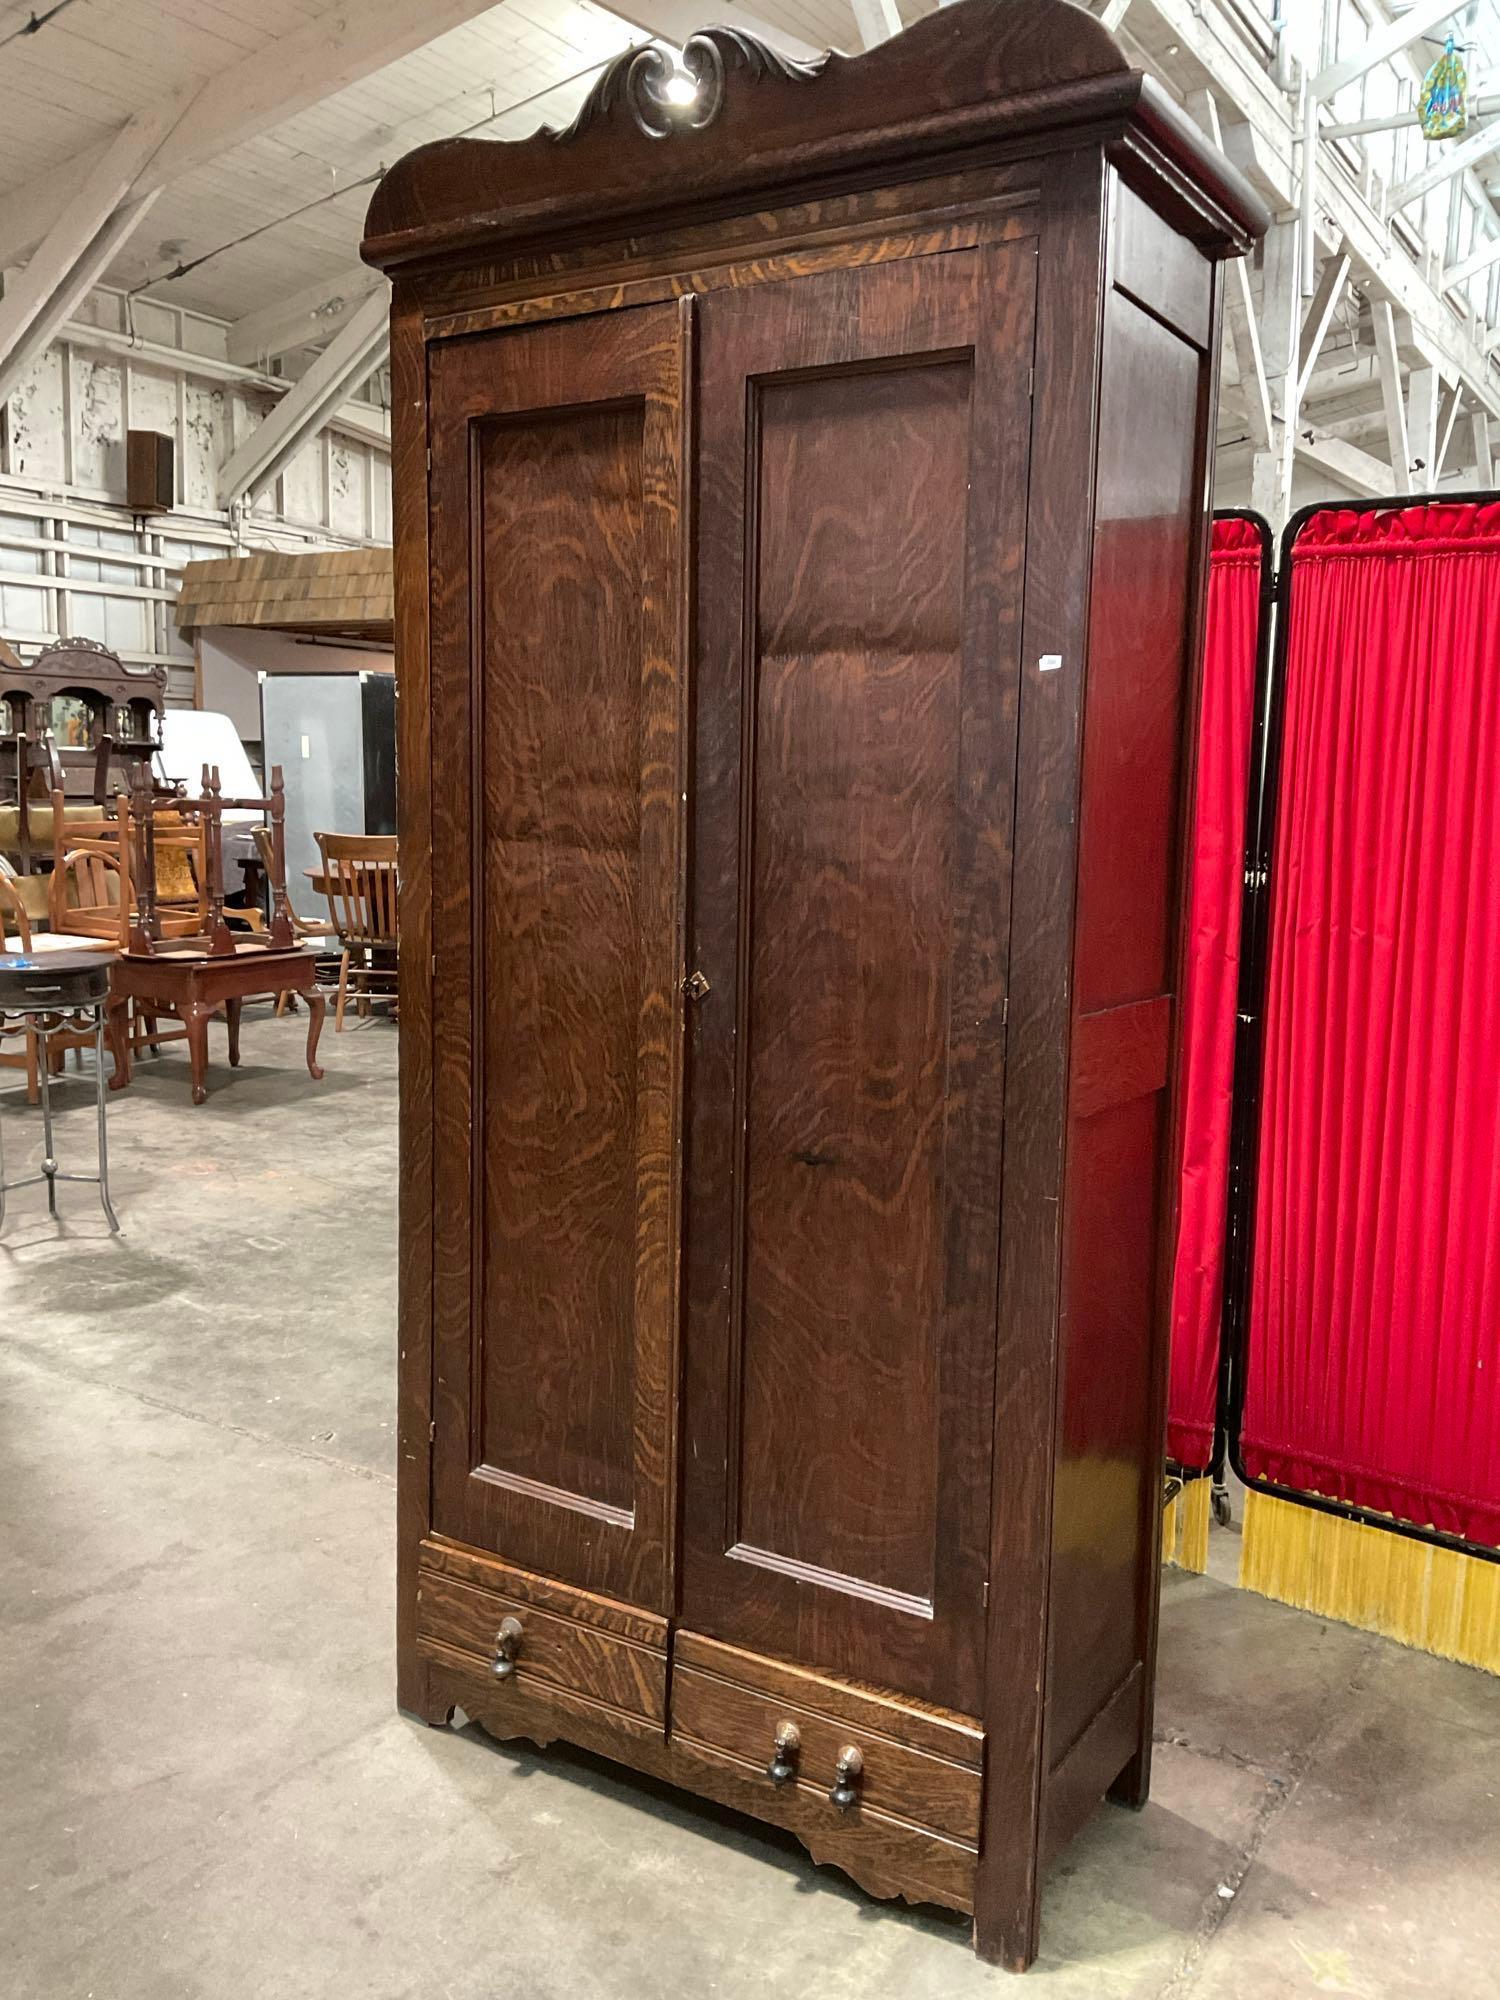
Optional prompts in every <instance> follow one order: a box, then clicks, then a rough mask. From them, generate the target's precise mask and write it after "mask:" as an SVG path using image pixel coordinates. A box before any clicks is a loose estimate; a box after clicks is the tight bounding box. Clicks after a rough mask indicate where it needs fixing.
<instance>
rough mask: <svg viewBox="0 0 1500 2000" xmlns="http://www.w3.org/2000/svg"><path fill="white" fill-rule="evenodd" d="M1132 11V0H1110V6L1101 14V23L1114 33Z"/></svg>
mask: <svg viewBox="0 0 1500 2000" xmlns="http://www.w3.org/2000/svg"><path fill="white" fill-rule="evenodd" d="M1129 12H1130V0H1109V4H1108V6H1106V8H1105V9H1104V12H1103V13H1102V14H1101V15H1100V16H1099V19H1100V22H1101V24H1102V25H1103V26H1104V27H1106V28H1108V30H1109V32H1110V33H1111V34H1114V33H1115V31H1116V29H1117V28H1118V27H1119V26H1120V24H1121V22H1122V21H1123V20H1124V19H1125V16H1126V15H1127V14H1128V13H1129Z"/></svg>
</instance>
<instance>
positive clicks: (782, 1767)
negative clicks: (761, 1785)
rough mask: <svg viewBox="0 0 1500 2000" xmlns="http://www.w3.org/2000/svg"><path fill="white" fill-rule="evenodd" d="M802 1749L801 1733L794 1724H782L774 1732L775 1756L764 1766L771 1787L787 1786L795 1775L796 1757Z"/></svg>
mask: <svg viewBox="0 0 1500 2000" xmlns="http://www.w3.org/2000/svg"><path fill="white" fill-rule="evenodd" d="M801 1748H802V1731H801V1730H800V1729H799V1728H798V1727H797V1725H796V1723H795V1722H783V1723H781V1724H779V1725H778V1727H777V1730H776V1754H775V1756H774V1757H773V1758H772V1759H771V1761H770V1763H769V1764H767V1766H766V1776H767V1777H768V1778H769V1779H770V1780H771V1783H772V1784H773V1785H789V1784H790V1783H791V1782H792V1780H793V1778H795V1777H796V1775H797V1756H798V1753H799V1752H800V1750H801Z"/></svg>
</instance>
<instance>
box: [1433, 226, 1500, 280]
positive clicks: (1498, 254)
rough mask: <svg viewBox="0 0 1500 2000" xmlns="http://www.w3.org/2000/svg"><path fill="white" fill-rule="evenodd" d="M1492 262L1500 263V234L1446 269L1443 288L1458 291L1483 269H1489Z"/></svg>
mask: <svg viewBox="0 0 1500 2000" xmlns="http://www.w3.org/2000/svg"><path fill="white" fill-rule="evenodd" d="M1491 264H1500V236H1492V237H1491V238H1490V240H1489V242H1488V243H1482V244H1481V245H1480V247H1479V248H1478V249H1477V250H1475V251H1472V252H1471V253H1470V254H1469V255H1468V256H1467V257H1465V258H1464V259H1463V261H1462V262H1461V263H1458V264H1454V265H1453V266H1452V267H1451V268H1450V269H1448V270H1446V271H1444V273H1443V277H1442V285H1441V289H1442V290H1443V291H1445V292H1456V291H1457V290H1458V288H1459V286H1460V285H1466V284H1467V283H1468V282H1469V280H1470V278H1473V277H1477V276H1478V274H1479V273H1480V272H1481V271H1487V270H1488V269H1489V267H1490V266H1491Z"/></svg>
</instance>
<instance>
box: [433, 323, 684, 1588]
mask: <svg viewBox="0 0 1500 2000" xmlns="http://www.w3.org/2000/svg"><path fill="white" fill-rule="evenodd" d="M690 328H691V305H690V302H686V301H685V302H682V303H675V302H674V303H670V304H664V305H652V306H643V307H639V308H633V309H628V310H622V311H619V312H615V313H610V314H600V315H593V316H589V317H584V318H578V319H569V320H557V321H549V322H547V323H545V324H541V325H532V326H526V327H521V328H517V329H514V330H506V331H502V332H498V333H489V334H483V335H477V336H472V337H464V338H458V339H453V340H450V341H445V342H440V343H436V344H435V345H434V346H433V347H432V349H431V350H430V364H429V365H430V371H431V372H430V383H429V409H430V440H431V454H432V459H431V474H430V504H431V560H432V606H431V618H432V627H431V629H432V638H431V646H432V762H433V814H432V818H433V869H432V873H433V947H434V958H435V964H434V981H433V1075H434V1100H435V1101H434V1106H433V1112H434V1169H435V1182H434V1184H435V1203H436V1211H437V1212H436V1215H435V1218H434V1232H435V1241H434V1249H435V1259H434V1262H435V1273H434V1277H435V1283H434V1296H433V1321H434V1325H433V1333H434V1368H435V1380H434V1384H433V1392H434V1395H433V1410H434V1425H435V1431H434V1456H433V1494H432V1503H433V1504H432V1523H433V1529H434V1532H435V1533H437V1534H438V1535H441V1536H444V1537H447V1538H449V1539H451V1540H453V1541H456V1542H460V1543H463V1544H465V1545H467V1546H469V1547H472V1548H476V1549H481V1550H489V1551H492V1552H494V1553H495V1554H497V1555H501V1556H504V1557H505V1558H507V1559H508V1560H509V1561H511V1562H514V1563H518V1564H521V1565H522V1566H524V1567H526V1568H528V1569H535V1570H539V1571H542V1572H544V1573H546V1574H548V1575H551V1576H555V1577H558V1578H561V1579H562V1580H564V1581H565V1582H568V1583H573V1584H577V1585H580V1586H582V1587H583V1588H585V1589H589V1590H595V1591H601V1592H604V1593H606V1594H608V1595H611V1596H616V1597H620V1598H624V1599H626V1600H628V1601H629V1602H631V1603H633V1604H638V1605H641V1606H643V1607H646V1608H648V1609H651V1610H654V1611H659V1612H666V1611H667V1610H668V1609H669V1608H670V1606H669V1597H670V1591H671V1573H670V1572H671V1547H672V1505H673V1502H672V1491H673V1484H674V1464H673V1443H672V1440H673V1436H674V1424H675V1412H674V1407H673V1406H674V1403H675V1395H676V1379H677V1367H676V1319H677V1292H678V1207H679V1203H678V1156H679V1150H680V1148H679V1126H680V1102H679V1100H680V1074H681V1062H680V1040H681V984H682V965H681V942H680V939H681V928H682V925H681V907H682V891H681V884H682V876H683V811H682V793H683V781H682V744H683V714H684V705H685V701H684V697H685V687H684V672H685V669H684V649H683V642H682V631H683V623H684V620H683V604H682V599H683V590H684V585H683V576H684V571H685V562H684V553H683V544H682V537H683V533H684V508H683V497H682V468H683V433H684V418H685V383H686V370H687V353H688V339H689V333H690Z"/></svg>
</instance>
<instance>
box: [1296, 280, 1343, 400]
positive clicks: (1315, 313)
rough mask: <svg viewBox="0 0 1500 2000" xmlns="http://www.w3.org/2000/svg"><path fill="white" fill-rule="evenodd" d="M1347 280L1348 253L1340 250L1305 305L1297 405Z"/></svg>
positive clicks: (1299, 347)
mask: <svg viewBox="0 0 1500 2000" xmlns="http://www.w3.org/2000/svg"><path fill="white" fill-rule="evenodd" d="M1348 282H1349V253H1348V252H1347V251H1346V250H1339V251H1338V252H1337V253H1336V254H1335V255H1334V256H1332V257H1330V258H1329V259H1328V261H1327V263H1326V264H1324V266H1323V271H1322V275H1321V276H1320V277H1319V279H1318V288H1317V290H1316V292H1314V294H1313V297H1312V301H1311V303H1310V304H1309V306H1308V308H1307V314H1306V317H1305V318H1304V319H1303V322H1302V336H1301V340H1300V343H1299V345H1298V351H1297V401H1298V404H1299V405H1300V404H1301V402H1302V399H1303V397H1304V396H1305V395H1306V394H1307V386H1308V384H1309V383H1310V382H1311V380H1312V375H1313V369H1314V368H1315V367H1316V366H1317V362H1318V356H1319V355H1320V354H1321V353H1322V351H1323V342H1324V341H1325V340H1326V339H1327V337H1328V329H1329V327H1330V326H1331V325H1332V323H1333V316H1334V314H1335V313H1336V312H1337V311H1338V308H1339V302H1340V300H1341V299H1342V298H1343V296H1344V287H1345V285H1346V284H1347V283H1348Z"/></svg>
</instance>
